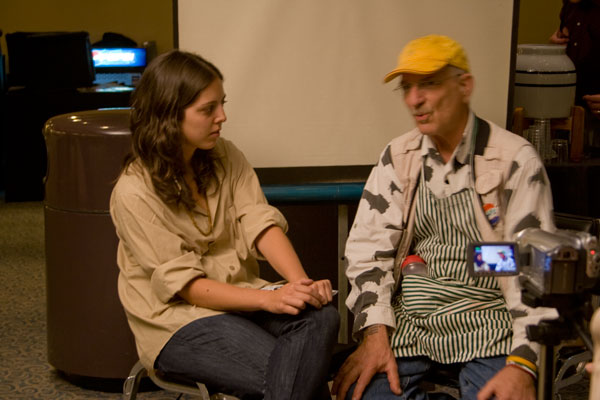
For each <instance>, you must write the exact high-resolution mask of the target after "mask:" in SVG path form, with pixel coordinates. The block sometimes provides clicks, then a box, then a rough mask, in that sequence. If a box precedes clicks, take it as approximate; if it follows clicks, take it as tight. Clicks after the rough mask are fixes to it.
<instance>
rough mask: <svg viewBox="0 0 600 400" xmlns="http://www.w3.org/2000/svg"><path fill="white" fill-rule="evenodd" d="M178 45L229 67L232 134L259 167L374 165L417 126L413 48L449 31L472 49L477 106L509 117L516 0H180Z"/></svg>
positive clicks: (501, 120) (228, 128)
mask: <svg viewBox="0 0 600 400" xmlns="http://www.w3.org/2000/svg"><path fill="white" fill-rule="evenodd" d="M177 7H178V13H177V18H178V31H177V34H178V40H179V48H180V49H182V50H188V51H193V52H196V53H198V54H200V55H202V56H203V57H205V58H207V59H208V60H210V61H212V62H213V63H215V65H216V66H217V67H218V68H219V69H220V70H221V71H222V72H223V74H224V75H225V91H226V93H227V99H228V103H227V106H226V112H227V115H228V121H227V122H226V124H225V126H224V128H223V131H222V132H223V135H224V137H227V138H229V139H231V140H232V141H233V142H234V143H235V144H236V145H237V146H238V147H240V148H241V150H242V151H243V152H244V153H245V154H246V156H247V158H248V160H249V161H250V163H251V164H252V165H253V166H254V167H297V166H300V167H301V166H345V165H370V164H374V163H375V162H376V161H377V158H378V156H379V154H380V152H381V151H382V150H383V148H384V147H385V145H386V144H387V143H388V142H389V141H390V140H391V139H392V138H394V137H396V136H398V135H400V134H402V133H404V132H406V131H408V130H410V129H412V128H413V126H414V125H413V121H412V119H411V117H410V116H409V114H408V113H407V112H406V110H405V106H404V103H403V100H402V97H401V96H400V95H399V94H398V93H397V92H394V91H393V89H394V87H395V85H396V81H393V82H391V83H389V84H383V77H384V75H385V74H386V73H388V72H389V71H391V70H392V69H393V68H394V67H395V65H396V60H397V56H398V53H399V52H400V50H401V49H402V47H403V46H404V45H405V44H406V43H407V42H408V41H409V40H412V39H414V38H416V37H419V36H423V35H426V34H430V33H436V34H444V35H448V36H451V37H453V38H454V39H456V40H458V41H459V42H460V43H461V44H462V45H463V46H464V47H465V49H466V51H467V54H468V55H469V59H470V62H471V68H472V72H473V74H474V76H475V93H474V96H473V99H472V107H473V109H474V111H475V112H476V113H477V114H478V115H479V116H480V117H483V118H486V119H490V120H492V121H493V122H495V123H497V124H498V125H500V126H505V125H506V119H507V104H508V90H509V77H510V63H511V42H512V32H513V29H512V26H513V9H514V4H513V0H484V1H482V0H451V1H448V0H418V1H413V0H411V1H409V0H251V1H250V0H178V3H177Z"/></svg>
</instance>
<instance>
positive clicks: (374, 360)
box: [331, 325, 402, 400]
mask: <svg viewBox="0 0 600 400" xmlns="http://www.w3.org/2000/svg"><path fill="white" fill-rule="evenodd" d="M379 372H381V373H386V374H387V378H388V381H389V382H390V389H391V390H392V392H394V393H395V394H397V395H400V394H401V393H402V390H401V389H400V378H399V376H398V365H397V364H396V358H395V357H394V354H393V353H392V349H391V348H390V342H389V338H388V335H387V328H386V327H385V326H384V325H373V326H370V327H368V328H366V329H365V332H364V339H363V341H362V343H361V344H360V345H359V346H358V348H357V349H356V351H355V352H354V353H352V354H351V355H350V357H348V359H347V360H346V361H345V362H344V364H343V365H342V367H341V368H340V370H339V372H338V374H337V376H336V377H335V379H334V381H333V386H332V388H331V392H332V393H333V394H335V395H336V396H337V397H336V398H337V399H340V400H344V399H345V398H346V393H347V392H348V389H349V388H350V386H351V385H352V384H353V383H354V382H356V386H355V388H354V393H353V396H352V400H359V399H360V398H361V397H362V394H363V392H364V390H365V388H366V387H367V385H368V384H369V382H371V378H373V375H375V374H376V373H379Z"/></svg>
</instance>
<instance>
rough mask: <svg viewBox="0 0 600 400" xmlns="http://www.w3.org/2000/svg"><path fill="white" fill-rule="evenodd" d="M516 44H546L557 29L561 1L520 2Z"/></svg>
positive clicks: (521, 0)
mask: <svg viewBox="0 0 600 400" xmlns="http://www.w3.org/2000/svg"><path fill="white" fill-rule="evenodd" d="M520 3H521V4H520V7H519V13H520V15H519V36H518V39H517V40H518V43H519V44H524V43H548V42H549V41H548V39H549V38H550V36H551V35H552V33H554V31H555V30H556V28H558V24H559V19H558V14H559V13H560V8H561V6H562V0H520Z"/></svg>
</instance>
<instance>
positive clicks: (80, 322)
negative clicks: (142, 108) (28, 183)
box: [44, 109, 138, 378]
mask: <svg viewBox="0 0 600 400" xmlns="http://www.w3.org/2000/svg"><path fill="white" fill-rule="evenodd" d="M44 138H45V141H46V148H47V153H48V172H47V176H46V182H45V200H44V217H45V242H46V287H47V294H46V295H47V308H48V310H47V311H48V313H47V325H48V327H47V328H48V361H49V363H50V364H51V365H53V366H54V367H55V368H56V369H58V370H59V371H62V372H64V373H65V374H67V375H74V376H81V377H94V378H125V377H126V376H127V375H128V372H129V370H130V368H131V366H132V365H133V364H135V362H136V361H137V358H138V357H137V354H136V350H135V343H134V339H133V335H132V334H131V332H130V330H129V326H128V325H127V321H126V317H125V314H124V311H123V307H122V306H121V304H120V302H119V299H118V295H117V276H118V272H119V270H118V267H117V264H116V252H117V243H118V240H117V236H116V233H115V229H114V227H113V224H112V221H111V218H110V215H109V211H108V210H109V198H110V194H111V191H112V188H113V186H114V183H115V180H116V178H117V177H118V175H119V171H120V167H121V164H122V160H123V158H124V156H125V155H126V154H127V153H128V152H129V150H130V143H131V134H130V132H129V109H107V110H96V111H83V112H76V113H72V114H63V115H58V116H55V117H53V118H51V119H49V120H48V121H47V122H46V125H45V127H44Z"/></svg>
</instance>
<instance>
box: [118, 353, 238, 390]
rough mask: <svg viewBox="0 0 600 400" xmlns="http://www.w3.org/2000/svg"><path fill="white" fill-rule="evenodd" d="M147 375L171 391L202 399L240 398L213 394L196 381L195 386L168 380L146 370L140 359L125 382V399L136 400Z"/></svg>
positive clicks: (157, 384)
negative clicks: (141, 382) (142, 381)
mask: <svg viewBox="0 0 600 400" xmlns="http://www.w3.org/2000/svg"><path fill="white" fill-rule="evenodd" d="M145 376H148V377H149V378H150V379H151V380H152V382H154V384H155V385H156V386H158V387H159V388H161V389H164V390H167V391H169V392H174V393H182V394H189V395H192V396H196V397H198V398H199V399H201V400H239V399H238V398H237V397H234V396H231V395H226V394H223V393H215V394H213V395H211V394H210V393H209V392H208V389H207V388H206V386H205V385H204V384H202V383H196V386H193V385H188V384H185V383H181V382H174V381H171V380H168V379H167V378H166V377H165V376H162V375H161V376H159V375H157V374H156V371H155V370H151V371H148V370H146V368H144V367H143V366H142V364H141V363H140V362H139V361H138V362H137V363H135V365H134V366H133V368H132V369H131V371H130V372H129V376H128V377H127V379H125V382H124V383H123V400H135V398H136V396H137V392H138V390H139V386H140V381H141V380H142V378H143V377H145Z"/></svg>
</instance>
